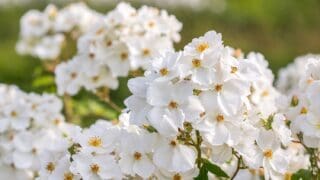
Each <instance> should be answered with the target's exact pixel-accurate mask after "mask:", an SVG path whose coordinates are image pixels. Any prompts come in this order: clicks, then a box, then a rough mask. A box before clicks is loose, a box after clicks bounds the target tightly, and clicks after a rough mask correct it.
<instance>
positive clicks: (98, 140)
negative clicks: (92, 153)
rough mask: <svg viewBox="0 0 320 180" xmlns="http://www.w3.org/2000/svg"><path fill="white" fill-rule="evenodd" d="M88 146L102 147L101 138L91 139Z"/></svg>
mask: <svg viewBox="0 0 320 180" xmlns="http://www.w3.org/2000/svg"><path fill="white" fill-rule="evenodd" d="M88 144H89V145H90V146H93V147H101V145H102V140H101V138H100V137H97V136H94V137H91V138H90V139H89V141H88Z"/></svg>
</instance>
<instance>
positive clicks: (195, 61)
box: [192, 59, 201, 68]
mask: <svg viewBox="0 0 320 180" xmlns="http://www.w3.org/2000/svg"><path fill="white" fill-rule="evenodd" d="M192 65H193V67H195V68H199V67H201V60H200V59H193V60H192Z"/></svg>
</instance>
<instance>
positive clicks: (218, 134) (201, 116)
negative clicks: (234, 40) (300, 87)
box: [125, 31, 305, 179]
mask: <svg viewBox="0 0 320 180" xmlns="http://www.w3.org/2000/svg"><path fill="white" fill-rule="evenodd" d="M272 82H273V75H272V72H271V71H270V70H269V69H268V63H267V61H266V60H265V59H264V57H263V56H262V55H261V54H259V53H249V54H248V56H246V57H244V55H243V54H242V53H241V52H240V51H239V50H234V49H232V48H228V47H225V46H224V45H223V43H222V40H221V35H220V34H217V33H216V32H214V31H210V32H208V33H206V34H205V35H204V36H203V37H200V38H197V39H193V40H192V42H191V43H189V44H188V45H187V46H186V47H185V48H184V50H183V51H182V52H177V53H173V52H170V53H167V54H165V55H164V56H163V57H161V58H159V59H157V60H154V61H153V63H152V67H151V68H150V69H149V70H148V71H146V73H145V76H144V77H138V78H134V79H131V80H130V81H129V83H128V86H129V89H130V91H131V92H132V93H133V95H132V96H130V97H129V98H128V99H127V100H126V101H125V104H126V105H127V107H128V110H129V114H130V117H129V121H130V124H134V125H137V126H139V127H140V128H145V127H149V128H150V127H152V129H154V130H155V132H157V134H158V135H159V138H160V139H161V140H162V142H163V145H161V146H160V147H159V149H157V148H156V149H155V150H154V151H153V163H154V165H155V166H156V167H158V168H159V169H160V170H161V171H165V172H170V173H171V174H179V175H185V174H186V173H189V172H190V171H193V170H194V169H195V168H197V165H198V168H201V162H200V163H199V161H201V159H199V154H202V158H205V159H208V160H210V161H212V162H214V163H216V164H219V165H224V166H226V167H228V165H229V166H232V163H230V162H232V160H233V159H235V161H236V162H237V161H238V164H241V166H243V167H246V168H249V169H250V172H254V170H255V169H259V168H261V167H262V168H263V170H264V176H265V178H266V179H269V178H272V179H276V178H282V177H286V176H290V175H291V174H292V173H293V172H295V171H297V170H298V169H299V168H301V167H299V168H298V169H294V170H293V169H290V167H293V166H298V165H297V164H298V163H297V162H296V161H294V160H292V159H291V158H292V157H294V158H296V156H288V155H287V154H286V150H287V149H289V148H290V147H292V146H289V145H290V144H291V139H292V137H291V131H290V130H289V128H288V126H287V122H286V118H285V116H284V115H283V114H278V113H277V108H276V99H277V97H278V96H279V93H278V92H277V91H276V90H275V88H274V87H273V86H272ZM197 139H198V140H199V139H200V143H201V142H202V143H201V144H195V142H197ZM201 139H202V140H201ZM198 143H199V142H198ZM198 146H199V147H198ZM302 157H303V158H305V156H302ZM228 162H229V164H228ZM235 164H237V163H235ZM233 165H234V164H233ZM229 168H232V167H229ZM226 169H228V168H226ZM228 172H229V171H228ZM232 173H233V172H232V170H231V172H230V176H231V175H232ZM250 174H252V173H250ZM189 177H190V178H191V177H192V176H189Z"/></svg>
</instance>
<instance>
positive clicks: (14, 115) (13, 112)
mask: <svg viewBox="0 0 320 180" xmlns="http://www.w3.org/2000/svg"><path fill="white" fill-rule="evenodd" d="M10 115H11V117H17V116H18V113H17V112H16V111H11V113H10Z"/></svg>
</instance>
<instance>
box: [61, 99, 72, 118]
mask: <svg viewBox="0 0 320 180" xmlns="http://www.w3.org/2000/svg"><path fill="white" fill-rule="evenodd" d="M63 103H64V114H65V117H66V121H67V122H72V119H73V118H72V117H73V107H72V99H71V97H70V96H69V95H67V94H65V95H64V96H63Z"/></svg>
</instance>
